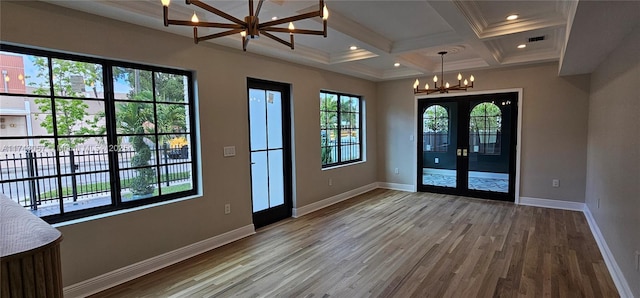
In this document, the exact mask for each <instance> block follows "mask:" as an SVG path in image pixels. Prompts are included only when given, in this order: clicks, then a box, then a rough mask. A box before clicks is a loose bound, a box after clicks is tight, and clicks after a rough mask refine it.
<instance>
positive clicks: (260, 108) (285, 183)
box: [247, 78, 292, 228]
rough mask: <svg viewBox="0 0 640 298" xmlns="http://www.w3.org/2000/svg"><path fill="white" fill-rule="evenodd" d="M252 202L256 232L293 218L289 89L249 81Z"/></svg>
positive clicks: (254, 80)
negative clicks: (257, 229) (263, 227)
mask: <svg viewBox="0 0 640 298" xmlns="http://www.w3.org/2000/svg"><path fill="white" fill-rule="evenodd" d="M247 87H248V101H249V135H250V153H251V200H252V206H253V224H254V226H255V227H256V228H259V227H262V226H265V225H268V224H271V223H274V222H276V221H279V220H282V219H285V218H288V217H291V206H292V203H291V189H292V186H291V153H290V152H291V151H290V149H289V148H290V144H291V141H290V140H291V136H290V135H291V134H290V131H291V124H290V123H291V120H290V116H289V115H290V96H289V89H290V87H289V85H287V84H282V83H276V82H269V81H263V80H257V79H251V78H250V79H247Z"/></svg>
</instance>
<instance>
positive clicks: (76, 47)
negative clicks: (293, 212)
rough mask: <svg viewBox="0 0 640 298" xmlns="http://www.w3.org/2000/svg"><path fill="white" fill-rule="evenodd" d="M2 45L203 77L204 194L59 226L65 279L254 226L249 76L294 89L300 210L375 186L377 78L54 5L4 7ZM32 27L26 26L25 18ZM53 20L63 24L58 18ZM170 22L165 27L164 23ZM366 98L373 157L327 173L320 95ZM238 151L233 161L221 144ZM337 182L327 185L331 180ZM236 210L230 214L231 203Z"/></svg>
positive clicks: (89, 275)
mask: <svg viewBox="0 0 640 298" xmlns="http://www.w3.org/2000/svg"><path fill="white" fill-rule="evenodd" d="M0 5H1V9H0V13H1V15H0V28H2V31H1V32H0V36H1V38H2V42H10V43H15V44H22V45H25V46H27V45H28V46H35V47H42V48H45V49H51V50H60V51H65V52H71V53H78V54H84V55H93V56H98V57H104V58H108V59H115V60H123V61H131V62H138V63H145V64H151V65H159V66H166V67H173V68H181V69H188V70H194V71H195V79H196V81H197V83H198V84H197V90H196V95H197V100H198V101H197V103H198V105H199V112H200V115H199V116H200V118H199V121H198V122H199V126H200V144H199V151H200V152H201V160H200V163H201V166H202V173H201V180H202V181H201V185H202V188H203V196H202V197H199V198H196V199H191V200H185V201H181V202H176V203H172V204H165V205H161V206H157V207H153V208H146V209H143V210H138V211H134V212H128V213H124V214H119V215H115V216H110V217H104V218H100V219H94V220H89V221H85V222H81V223H76V224H69V225H64V226H61V227H59V229H60V230H61V231H62V233H63V235H64V241H63V242H62V244H61V251H62V267H63V282H64V285H65V286H68V285H72V284H75V283H78V282H81V281H84V280H87V279H90V278H92V277H95V276H98V275H101V274H104V273H107V272H111V271H113V270H116V269H119V268H122V267H125V266H127V265H130V264H133V263H136V262H139V261H142V260H146V259H149V258H152V257H154V256H157V255H160V254H163V253H166V252H169V251H172V250H175V249H178V248H181V247H184V246H187V245H190V244H193V243H196V242H198V241H201V240H204V239H209V238H211V237H214V236H217V235H221V234H223V233H226V232H228V231H232V230H235V229H239V228H241V227H245V226H247V225H250V224H251V223H252V220H251V181H250V160H249V136H248V131H249V128H248V120H247V119H248V107H247V98H246V96H247V90H246V80H247V77H252V78H259V79H265V80H271V81H278V82H285V83H290V84H291V85H292V103H293V104H292V110H293V112H292V114H293V115H292V122H293V126H294V129H293V130H294V131H293V137H292V142H293V144H292V145H293V148H294V181H295V186H294V207H296V208H300V207H304V206H306V205H310V204H313V203H315V202H318V201H321V200H323V199H326V198H329V197H332V196H335V195H338V194H342V193H345V192H347V191H350V190H353V189H356V188H359V187H362V186H365V185H369V184H371V183H374V182H376V178H377V177H376V169H377V166H376V161H377V160H378V159H377V153H376V143H377V142H376V127H377V125H376V122H375V116H376V114H377V112H376V108H377V107H376V105H377V103H376V90H375V89H376V88H375V84H374V83H372V82H369V81H365V80H361V79H357V78H353V77H349V76H345V75H341V74H337V73H332V72H328V71H324V70H318V69H315V68H311V67H306V66H301V65H297V64H292V63H287V62H283V61H280V60H277V59H272V58H267V57H263V56H258V55H255V54H252V53H251V49H249V50H248V52H246V53H245V52H242V51H241V50H240V49H238V50H233V49H229V48H224V47H221V46H217V45H213V44H210V43H200V44H198V45H195V44H193V41H192V39H191V38H189V37H183V36H178V35H174V34H169V33H164V32H160V31H155V30H152V29H148V28H144V27H139V26H135V25H131V24H127V23H123V22H117V21H114V20H110V19H106V18H102V17H98V16H95V15H90V14H85V13H81V12H77V11H73V10H69V9H65V8H61V7H58V6H53V5H50V4H46V3H42V2H36V1H33V2H31V1H25V2H7V1H2V2H1V3H0ZM25 19H30V20H31V21H30V25H29V26H24V25H23V24H24V20H25ZM51 20H55V22H52V21H51ZM161 25H162V24H161V23H159V25H158V26H161ZM323 89H326V90H336V91H340V92H344V93H349V94H354V95H360V96H362V97H363V100H364V105H365V108H364V109H365V115H364V117H366V118H365V119H366V121H364V122H365V137H364V139H365V145H364V146H365V148H366V154H365V161H364V162H361V163H358V164H354V165H350V166H345V167H339V168H334V169H325V170H322V167H321V158H320V136H319V127H320V116H319V92H320V90H323ZM224 146H236V156H235V157H232V158H224V157H223V152H222V148H223V147H224ZM329 178H331V179H332V180H333V185H332V186H328V183H327V182H328V179H329ZM226 203H230V204H231V205H232V210H233V212H232V213H231V214H229V215H225V214H224V204H226Z"/></svg>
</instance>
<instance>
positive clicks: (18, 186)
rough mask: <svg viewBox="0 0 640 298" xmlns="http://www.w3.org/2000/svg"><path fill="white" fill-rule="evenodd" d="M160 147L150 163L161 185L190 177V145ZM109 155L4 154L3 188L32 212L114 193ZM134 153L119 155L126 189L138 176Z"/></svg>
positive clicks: (0, 173)
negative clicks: (57, 203)
mask: <svg viewBox="0 0 640 298" xmlns="http://www.w3.org/2000/svg"><path fill="white" fill-rule="evenodd" d="M158 151H159V152H158V154H159V157H160V160H159V161H158V160H156V155H155V154H152V157H151V159H150V160H149V167H152V168H154V169H157V170H158V171H156V175H159V178H160V180H159V181H160V183H162V184H166V185H167V186H169V185H170V184H171V183H176V182H181V181H190V180H191V169H192V164H191V158H190V157H189V149H188V147H182V148H170V147H168V146H165V147H163V148H160V149H159V150H158ZM152 152H155V151H152ZM108 154H109V152H108V151H107V150H69V151H65V152H59V153H58V156H56V152H55V151H38V152H35V151H24V152H11V153H4V154H0V192H2V193H3V194H4V195H6V196H8V197H9V198H11V199H12V200H14V201H16V202H18V203H20V204H21V205H22V206H24V207H28V208H30V209H32V210H37V208H38V206H40V205H42V204H43V203H46V202H54V201H59V200H60V199H73V201H76V200H78V198H81V197H82V198H86V197H87V196H92V195H102V196H104V195H105V194H108V193H110V192H111V174H110V169H109V157H108ZM135 154H136V152H135V151H133V150H121V151H118V153H117V155H118V167H119V173H118V179H119V180H120V186H121V188H122V189H123V190H127V189H128V188H129V187H130V185H131V181H132V179H133V178H135V177H136V176H137V171H136V169H135V168H132V165H131V159H132V158H133V157H134V156H135ZM58 161H59V162H58ZM156 177H158V176H156ZM60 191H62V192H61V193H60Z"/></svg>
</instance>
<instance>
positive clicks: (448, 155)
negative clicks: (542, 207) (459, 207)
mask: <svg viewBox="0 0 640 298" xmlns="http://www.w3.org/2000/svg"><path fill="white" fill-rule="evenodd" d="M517 105H518V93H517V92H510V93H496V94H482V95H466V96H456V97H442V98H422V99H419V100H418V138H417V141H418V142H417V143H418V151H417V152H418V173H417V175H418V190H419V191H427V192H436V193H446V194H455V195H462V196H470V197H477V198H486V199H495V200H504V201H514V200H515V178H516V173H515V169H516V140H517V138H516V136H517V129H516V125H517V115H518V107H517Z"/></svg>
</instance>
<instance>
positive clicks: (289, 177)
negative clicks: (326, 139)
mask: <svg viewBox="0 0 640 298" xmlns="http://www.w3.org/2000/svg"><path fill="white" fill-rule="evenodd" d="M273 86H278V87H280V88H282V149H283V150H282V153H283V158H282V161H283V175H284V177H283V180H284V203H283V204H282V205H280V206H278V207H271V208H267V209H265V210H261V211H258V212H253V185H252V184H251V182H252V181H253V174H252V169H251V131H250V130H251V127H250V122H251V114H250V113H251V112H250V110H249V109H250V107H249V106H248V105H249V89H250V88H255V89H263V90H274V89H273ZM291 88H292V87H291V84H288V83H283V82H276V81H269V80H263V79H257V78H252V77H247V85H246V90H247V91H246V92H247V95H246V99H247V131H248V135H247V136H248V140H247V143H248V144H249V147H248V149H249V181H250V189H251V191H250V193H251V196H250V199H251V200H252V202H251V218H252V221H253V225H254V227H255V228H260V227H263V226H266V225H269V224H271V223H273V222H272V219H273V218H280V220H282V219H286V218H289V217H291V216H292V210H293V189H294V186H293V166H292V165H293V150H292V142H291V136H292V127H293V126H292V114H291V110H292V107H291V105H292V100H291V96H292V92H291ZM274 91H280V90H274ZM269 212H270V213H271V215H268V214H266V213H269Z"/></svg>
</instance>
